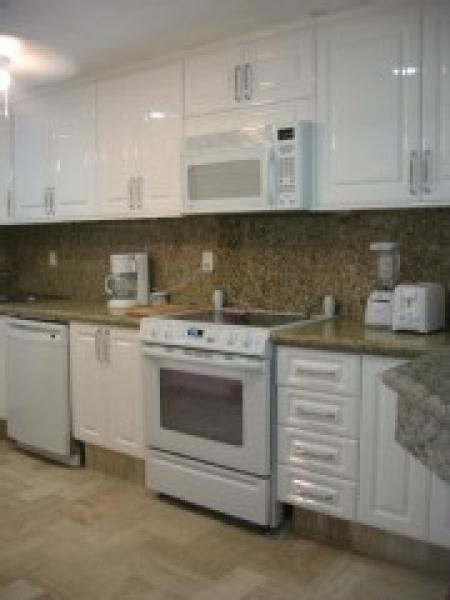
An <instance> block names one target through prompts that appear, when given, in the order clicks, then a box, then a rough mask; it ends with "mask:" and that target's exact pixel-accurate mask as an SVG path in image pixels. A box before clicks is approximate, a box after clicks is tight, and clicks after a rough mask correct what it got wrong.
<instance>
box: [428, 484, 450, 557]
mask: <svg viewBox="0 0 450 600" xmlns="http://www.w3.org/2000/svg"><path fill="white" fill-rule="evenodd" d="M430 542H431V543H432V544H438V545H439V546H446V547H447V548H450V484H449V483H446V482H445V481H442V479H439V477H436V475H433V476H432V479H431V499H430Z"/></svg>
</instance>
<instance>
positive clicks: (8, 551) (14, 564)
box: [0, 442, 447, 600]
mask: <svg viewBox="0 0 450 600" xmlns="http://www.w3.org/2000/svg"><path fill="white" fill-rule="evenodd" d="M446 589H447V583H446V582H444V581H442V580H437V579H433V578H430V577H428V576H426V575H424V574H421V573H417V572H414V571H411V570H407V569H403V568H400V567H396V566H393V565H389V564H386V563H382V562H377V561H373V560H369V559H365V558H362V557H359V556H356V555H353V554H350V553H346V552H343V551H341V550H336V549H334V548H331V547H328V546H325V545H321V544H319V543H316V542H311V541H305V540H301V539H299V538H296V537H294V536H293V535H292V534H291V533H290V532H288V531H284V532H282V533H281V534H276V535H273V534H272V535H269V534H263V533H261V532H260V531H255V530H254V529H253V528H248V527H244V526H241V525H237V524H235V523H229V522H226V521H225V520H223V519H220V518H218V517H216V516H213V515H211V514H208V513H206V512H204V511H200V510H195V509H192V508H188V507H185V506H184V505H181V504H179V503H177V502H172V501H168V500H163V499H160V498H158V497H155V496H152V495H151V494H149V493H148V492H146V491H145V490H144V489H143V488H142V487H139V486H137V485H134V484H130V483H125V482H123V481H120V480H116V479H113V478H107V477H105V476H102V475H100V474H98V473H95V472H92V471H87V470H70V469H65V468H62V467H58V466H54V465H51V464H49V463H46V462H43V461H40V460H38V459H35V458H32V457H30V456H29V455H26V454H22V453H19V452H17V451H16V450H14V449H12V448H11V446H9V445H8V443H7V442H0V600H50V599H52V600H57V599H59V600H63V599H71V600H91V599H92V600H113V599H114V600H116V599H121V600H144V599H145V600H160V599H164V600H188V599H189V600H194V599H195V600H243V599H245V600H403V599H404V600H443V599H444V597H445V594H446Z"/></svg>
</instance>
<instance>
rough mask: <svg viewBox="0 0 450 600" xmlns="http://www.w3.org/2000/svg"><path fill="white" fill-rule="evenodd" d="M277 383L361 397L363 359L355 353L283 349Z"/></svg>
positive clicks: (279, 358)
mask: <svg viewBox="0 0 450 600" xmlns="http://www.w3.org/2000/svg"><path fill="white" fill-rule="evenodd" d="M278 384H279V385H289V386H294V387H297V388H301V389H307V390H316V391H323V392H330V393H332V394H347V395H352V396H360V394H361V359H360V357H359V356H355V355H353V354H342V353H340V352H322V351H318V350H304V349H300V348H287V347H284V348H283V347H282V348H279V350H278Z"/></svg>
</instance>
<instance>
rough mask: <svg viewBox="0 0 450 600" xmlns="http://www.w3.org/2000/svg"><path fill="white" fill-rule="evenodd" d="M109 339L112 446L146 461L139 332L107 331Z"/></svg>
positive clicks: (109, 407)
mask: <svg viewBox="0 0 450 600" xmlns="http://www.w3.org/2000/svg"><path fill="white" fill-rule="evenodd" d="M106 333H107V336H108V337H109V353H108V363H109V365H108V366H109V382H108V398H107V402H108V410H109V422H110V443H111V447H112V448H113V449H114V450H117V451H118V452H122V453H124V454H131V455H132V456H137V457H139V458H143V456H144V420H143V414H142V412H143V393H142V373H141V355H140V346H139V341H138V336H137V332H136V331H130V330H126V329H109V330H106Z"/></svg>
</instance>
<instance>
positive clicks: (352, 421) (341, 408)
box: [277, 387, 360, 438]
mask: <svg viewBox="0 0 450 600" xmlns="http://www.w3.org/2000/svg"><path fill="white" fill-rule="evenodd" d="M277 394H278V422H279V424H280V425H287V426H290V427H296V428H299V429H308V430H312V431H318V432H323V433H330V434H332V435H340V436H346V437H352V438H358V437H359V407H360V400H359V398H356V397H355V396H334V395H332V394H325V393H318V392H312V391H307V390H297V389H293V388H289V387H279V388H278V390H277Z"/></svg>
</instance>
